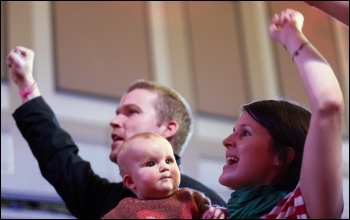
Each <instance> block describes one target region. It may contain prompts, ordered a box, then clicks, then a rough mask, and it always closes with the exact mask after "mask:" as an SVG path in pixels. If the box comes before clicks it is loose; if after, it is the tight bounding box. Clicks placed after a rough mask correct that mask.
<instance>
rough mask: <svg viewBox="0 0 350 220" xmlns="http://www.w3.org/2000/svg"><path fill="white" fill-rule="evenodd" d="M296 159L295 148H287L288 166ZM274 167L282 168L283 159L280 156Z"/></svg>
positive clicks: (276, 158)
mask: <svg viewBox="0 0 350 220" xmlns="http://www.w3.org/2000/svg"><path fill="white" fill-rule="evenodd" d="M294 157H295V151H294V149H293V148H291V147H287V161H286V162H287V164H289V163H290V162H292V160H293V159H294ZM274 165H275V166H276V167H278V168H279V167H281V166H282V163H281V158H280V157H279V156H276V157H275V159H274Z"/></svg>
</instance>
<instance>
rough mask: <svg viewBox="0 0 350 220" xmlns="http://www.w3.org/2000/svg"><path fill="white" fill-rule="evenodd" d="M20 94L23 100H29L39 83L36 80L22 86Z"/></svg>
mask: <svg viewBox="0 0 350 220" xmlns="http://www.w3.org/2000/svg"><path fill="white" fill-rule="evenodd" d="M21 88H22V89H20V91H19V93H18V95H19V96H20V97H21V99H22V101H23V102H24V101H26V100H28V98H29V96H32V94H33V93H34V91H35V90H36V89H37V83H36V82H35V81H34V82H32V83H31V84H30V85H29V86H23V87H21Z"/></svg>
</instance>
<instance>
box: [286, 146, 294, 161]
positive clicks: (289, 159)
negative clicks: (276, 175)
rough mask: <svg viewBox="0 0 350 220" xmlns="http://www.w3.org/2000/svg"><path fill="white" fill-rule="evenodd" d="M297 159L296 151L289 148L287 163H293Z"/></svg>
mask: <svg viewBox="0 0 350 220" xmlns="http://www.w3.org/2000/svg"><path fill="white" fill-rule="evenodd" d="M294 157H295V151H294V149H293V148H291V147H287V163H290V162H292V160H293V159H294Z"/></svg>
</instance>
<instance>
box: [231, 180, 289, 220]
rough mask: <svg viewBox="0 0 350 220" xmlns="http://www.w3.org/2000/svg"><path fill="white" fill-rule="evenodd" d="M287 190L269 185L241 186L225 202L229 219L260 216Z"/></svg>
mask: <svg viewBox="0 0 350 220" xmlns="http://www.w3.org/2000/svg"><path fill="white" fill-rule="evenodd" d="M286 195H287V192H285V191H281V190H277V189H275V187H273V186H271V185H267V186H266V185H263V186H259V187H255V188H243V189H239V190H236V191H234V192H233V193H231V198H230V199H229V200H228V203H227V214H228V217H229V218H230V219H243V218H245V219H247V218H248V219H252V218H260V217H261V216H263V215H264V214H267V213H268V212H269V211H271V210H272V208H273V207H275V205H276V204H277V203H278V202H279V201H281V200H282V199H283V198H284V197H285V196H286Z"/></svg>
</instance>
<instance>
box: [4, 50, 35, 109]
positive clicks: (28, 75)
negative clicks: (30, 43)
mask: <svg viewBox="0 0 350 220" xmlns="http://www.w3.org/2000/svg"><path fill="white" fill-rule="evenodd" d="M33 62H34V51H32V50H30V49H27V48H25V47H21V46H17V47H16V48H14V49H12V50H11V51H10V53H9V54H8V55H7V59H6V63H7V66H8V67H9V68H10V70H11V78H12V81H13V82H14V83H15V84H16V85H17V86H18V89H19V91H20V92H24V91H29V90H30V88H31V87H32V88H33V89H34V90H32V91H31V92H30V93H29V94H28V95H27V96H26V97H25V98H24V99H22V101H23V102H26V101H29V100H31V99H33V98H35V97H38V96H40V91H39V88H38V87H37V86H35V85H34V84H35V80H34V77H33ZM33 86H34V87H33Z"/></svg>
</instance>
